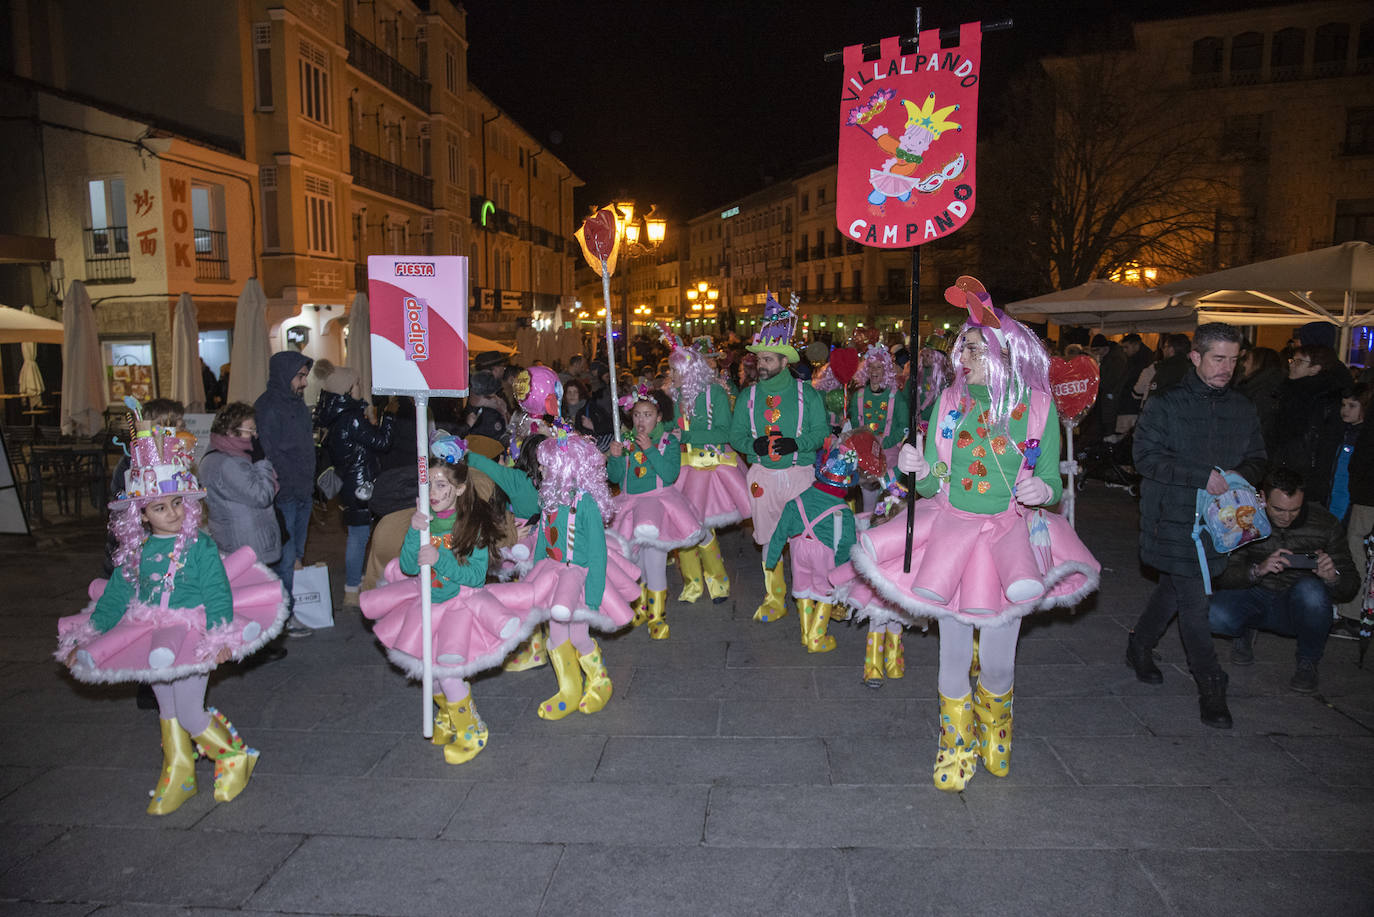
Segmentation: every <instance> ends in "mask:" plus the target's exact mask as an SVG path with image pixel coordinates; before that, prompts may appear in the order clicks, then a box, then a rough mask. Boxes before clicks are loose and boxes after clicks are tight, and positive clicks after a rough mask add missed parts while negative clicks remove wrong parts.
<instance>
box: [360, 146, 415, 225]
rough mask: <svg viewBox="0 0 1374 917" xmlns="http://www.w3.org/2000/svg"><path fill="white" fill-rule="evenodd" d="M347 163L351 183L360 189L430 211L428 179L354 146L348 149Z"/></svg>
mask: <svg viewBox="0 0 1374 917" xmlns="http://www.w3.org/2000/svg"><path fill="white" fill-rule="evenodd" d="M348 162H349V168H350V169H351V171H352V172H353V181H354V182H356V183H357V184H358V185H360V186H361V187H364V188H367V189H368V190H370V191H376V192H378V193H380V194H389V195H391V196H392V197H395V198H400V199H401V200H403V201H409V202H410V203H412V204H416V205H418V206H420V207H425V208H427V209H430V210H433V209H434V182H433V181H432V180H431V179H428V178H425V177H424V176H423V175H421V174H419V173H418V172H412V171H410V170H409V169H404V168H402V167H400V166H398V165H396V164H395V163H392V162H387V161H386V160H385V159H383V158H382V157H380V156H374V155H373V154H371V153H369V152H368V151H367V150H364V149H362V148H360V147H356V146H350V147H349V148H348Z"/></svg>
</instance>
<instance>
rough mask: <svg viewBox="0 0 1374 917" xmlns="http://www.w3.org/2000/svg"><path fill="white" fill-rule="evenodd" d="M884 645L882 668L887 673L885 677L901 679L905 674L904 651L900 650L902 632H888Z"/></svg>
mask: <svg viewBox="0 0 1374 917" xmlns="http://www.w3.org/2000/svg"><path fill="white" fill-rule="evenodd" d="M885 643H886V652H885V653H884V657H883V667H884V669H885V670H886V671H887V677H888V678H901V677H902V676H903V675H905V674H906V650H904V649H903V648H902V632H901V631H900V630H899V631H897V632H896V633H895V634H894V633H891V632H889V633H888V635H887V640H886V641H885Z"/></svg>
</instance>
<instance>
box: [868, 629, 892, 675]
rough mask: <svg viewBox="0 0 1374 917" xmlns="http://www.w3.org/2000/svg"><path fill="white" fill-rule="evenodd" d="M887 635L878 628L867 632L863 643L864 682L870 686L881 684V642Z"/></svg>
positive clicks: (883, 641) (882, 642)
mask: <svg viewBox="0 0 1374 917" xmlns="http://www.w3.org/2000/svg"><path fill="white" fill-rule="evenodd" d="M886 636H887V635H886V634H884V633H883V632H882V631H880V630H871V631H869V632H868V642H867V643H866V644H865V645H864V684H866V685H868V686H869V687H870V688H881V687H882V686H883V644H884V643H885V642H886V641H885V640H884V638H885V637H886Z"/></svg>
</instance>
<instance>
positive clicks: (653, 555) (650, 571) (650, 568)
mask: <svg viewBox="0 0 1374 917" xmlns="http://www.w3.org/2000/svg"><path fill="white" fill-rule="evenodd" d="M639 570H640V572H641V573H642V574H643V575H644V586H645V588H647V589H648V590H649V591H650V592H662V591H664V590H665V589H667V588H668V552H667V551H661V550H659V549H658V548H651V547H649V546H648V545H647V544H645V545H640V546H639Z"/></svg>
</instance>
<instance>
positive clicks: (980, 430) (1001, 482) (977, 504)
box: [916, 385, 1063, 515]
mask: <svg viewBox="0 0 1374 917" xmlns="http://www.w3.org/2000/svg"><path fill="white" fill-rule="evenodd" d="M968 390H969V394H971V395H972V396H973V399H974V402H975V406H974V407H973V408H971V409H969V410H966V411H959V417H958V419H957V420H955V419H954V418H950V417H948V416H945V417H942V416H940V414H939V412H938V410H937V412H936V413H935V414H933V415H932V416H931V418H930V428H929V430H928V431H927V433H926V448H925V459H926V461H927V462H929V463H930V467H931V473H930V474H929V475H927V476H926V477H924V478H922V479H921V480H919V481H917V482H916V492H917V493H918V494H920V495H921V496H923V497H932V496H934V495H935V494H936V492H937V491H938V490H939V489H940V479H941V475H940V471H941V469H940V468H939V467H938V465H939V462H940V458H939V451H938V450H939V439H940V438H941V437H943V436H945V434H946V433H948V434H949V435H948V438H949V439H951V440H953V442H952V448H951V450H950V462H949V468H948V477H949V502H950V505H952V506H953V507H954V508H955V509H962V510H965V511H967V512H970V513H982V514H984V515H993V514H995V513H1000V512H1002V511H1003V510H1005V509H1006V508H1007V507H1009V506H1010V505H1011V501H1012V499H1013V497H1012V491H1013V489H1014V488H1015V486H1016V474H1017V472H1018V471H1019V470H1020V469H1021V465H1022V463H1023V462H1024V461H1025V459H1024V458H1023V457H1022V455H1021V453H1020V451H1019V450H1018V448H1017V446H1018V444H1020V443H1022V442H1025V440H1026V435H1027V431H1026V428H1027V427H1028V426H1029V425H1030V405H1029V404H1026V403H1022V404H1020V405H1018V406H1017V407H1016V408H1015V409H1014V410H1013V411H1012V412H1011V416H1010V417H1009V418H1008V420H1007V429H1006V430H999V429H997V428H993V427H989V426H986V425H984V424H985V421H986V416H985V412H986V411H987V409H988V404H989V403H990V402H989V399H988V389H987V386H986V385H970V386H969V387H968ZM956 411H958V408H956ZM1034 474H1035V476H1036V477H1037V478H1039V479H1040V480H1042V481H1044V482H1045V483H1046V484H1048V485H1049V486H1050V494H1051V496H1050V499H1049V500H1048V501H1047V504H1046V505H1049V504H1054V503H1058V502H1059V497H1060V494H1061V493H1062V492H1063V482H1062V481H1061V480H1060V478H1059V414H1058V412H1057V411H1056V410H1055V409H1054V405H1053V404H1050V406H1049V415H1048V416H1047V417H1046V418H1045V430H1044V432H1043V433H1041V434H1040V456H1039V458H1038V459H1037V461H1036V463H1035V472H1034Z"/></svg>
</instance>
